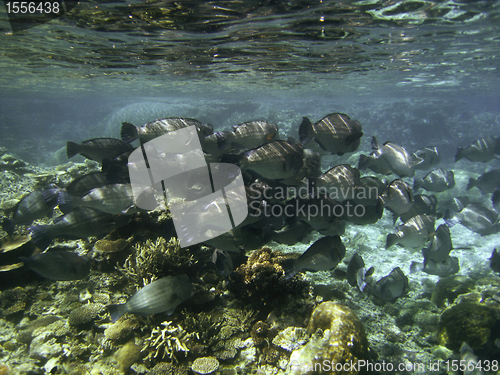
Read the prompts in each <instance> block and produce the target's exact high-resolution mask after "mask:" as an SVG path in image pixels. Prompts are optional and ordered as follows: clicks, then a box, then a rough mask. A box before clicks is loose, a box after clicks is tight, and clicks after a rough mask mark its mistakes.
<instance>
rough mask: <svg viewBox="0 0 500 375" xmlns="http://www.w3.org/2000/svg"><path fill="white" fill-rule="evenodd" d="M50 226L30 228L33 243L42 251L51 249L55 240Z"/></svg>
mask: <svg viewBox="0 0 500 375" xmlns="http://www.w3.org/2000/svg"><path fill="white" fill-rule="evenodd" d="M49 227H50V225H34V226H32V227H30V228H29V231H30V233H31V241H32V242H33V243H34V244H35V246H36V247H38V248H39V249H41V250H45V249H46V248H47V247H49V245H50V243H51V242H52V240H53V237H52V235H51V234H50V233H49V231H48V229H49Z"/></svg>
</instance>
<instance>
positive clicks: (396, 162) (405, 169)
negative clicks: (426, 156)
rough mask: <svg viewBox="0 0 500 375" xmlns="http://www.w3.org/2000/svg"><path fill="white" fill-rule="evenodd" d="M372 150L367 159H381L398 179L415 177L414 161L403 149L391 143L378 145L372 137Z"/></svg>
mask: <svg viewBox="0 0 500 375" xmlns="http://www.w3.org/2000/svg"><path fill="white" fill-rule="evenodd" d="M372 150H373V151H372V153H371V154H370V156H369V157H368V158H372V159H383V160H384V161H385V162H386V163H385V164H386V165H387V166H388V167H389V168H390V169H391V172H392V173H395V174H397V175H398V176H399V177H413V176H414V175H415V168H414V164H415V160H414V158H413V156H412V155H411V154H410V153H409V152H408V151H406V149H405V148H404V147H402V146H399V145H397V144H395V143H392V142H385V143H384V144H383V145H380V144H379V143H378V142H377V138H375V137H373V138H372ZM360 160H361V159H360ZM360 169H361V168H360Z"/></svg>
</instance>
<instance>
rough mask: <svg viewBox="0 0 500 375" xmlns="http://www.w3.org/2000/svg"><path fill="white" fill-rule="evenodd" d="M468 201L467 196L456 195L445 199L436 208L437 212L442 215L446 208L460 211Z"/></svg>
mask: <svg viewBox="0 0 500 375" xmlns="http://www.w3.org/2000/svg"><path fill="white" fill-rule="evenodd" d="M469 203H470V200H469V197H468V196H458V197H455V198H452V199H450V200H449V201H446V202H445V203H443V204H442V205H441V206H439V208H438V212H439V213H440V214H441V216H442V215H444V214H445V213H446V211H447V210H451V211H454V212H459V211H462V210H463V208H464V207H465V206H467V205H468V204H469Z"/></svg>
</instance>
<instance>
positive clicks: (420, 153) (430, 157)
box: [413, 147, 441, 170]
mask: <svg viewBox="0 0 500 375" xmlns="http://www.w3.org/2000/svg"><path fill="white" fill-rule="evenodd" d="M413 159H414V168H415V169H423V170H426V169H431V168H432V167H434V166H436V165H438V164H439V163H440V162H441V155H439V152H438V149H437V147H433V148H430V147H425V148H422V149H420V150H417V151H415V152H414V153H413Z"/></svg>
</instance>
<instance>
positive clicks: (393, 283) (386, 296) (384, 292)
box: [371, 267, 409, 302]
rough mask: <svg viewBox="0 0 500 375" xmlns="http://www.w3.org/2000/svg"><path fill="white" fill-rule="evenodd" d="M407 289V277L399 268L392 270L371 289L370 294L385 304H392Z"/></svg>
mask: <svg viewBox="0 0 500 375" xmlns="http://www.w3.org/2000/svg"><path fill="white" fill-rule="evenodd" d="M408 288H409V283H408V277H406V275H405V274H404V273H403V271H402V270H401V268H399V267H396V268H394V269H393V270H392V271H391V273H390V274H389V275H387V276H384V277H382V278H381V279H380V280H379V281H377V282H376V283H375V285H374V286H373V288H371V293H372V294H373V295H374V296H375V297H377V298H380V299H382V300H384V301H386V302H393V301H395V300H396V299H398V298H399V297H402V296H403V295H404V294H405V293H406V291H407V290H408Z"/></svg>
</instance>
